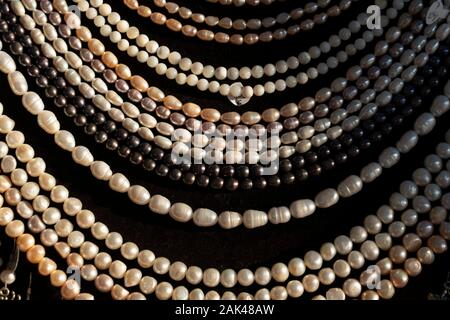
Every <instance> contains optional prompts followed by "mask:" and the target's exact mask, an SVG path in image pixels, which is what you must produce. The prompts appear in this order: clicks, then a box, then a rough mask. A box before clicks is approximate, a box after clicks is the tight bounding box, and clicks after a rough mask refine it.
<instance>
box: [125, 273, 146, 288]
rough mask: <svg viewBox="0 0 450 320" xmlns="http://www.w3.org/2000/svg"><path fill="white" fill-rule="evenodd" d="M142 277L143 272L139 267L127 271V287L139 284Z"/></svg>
mask: <svg viewBox="0 0 450 320" xmlns="http://www.w3.org/2000/svg"><path fill="white" fill-rule="evenodd" d="M141 279H142V272H141V271H140V270H139V269H130V270H128V271H127V272H126V273H125V276H124V284H125V287H127V288H130V287H134V286H137V285H138V284H139V282H140V281H141Z"/></svg>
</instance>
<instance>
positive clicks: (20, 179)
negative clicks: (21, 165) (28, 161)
mask: <svg viewBox="0 0 450 320" xmlns="http://www.w3.org/2000/svg"><path fill="white" fill-rule="evenodd" d="M11 181H12V183H14V184H15V185H16V186H19V187H21V186H23V185H24V184H25V183H27V181H28V175H27V172H26V171H25V170H23V169H14V170H13V172H11Z"/></svg>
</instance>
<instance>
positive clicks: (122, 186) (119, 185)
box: [109, 173, 130, 193]
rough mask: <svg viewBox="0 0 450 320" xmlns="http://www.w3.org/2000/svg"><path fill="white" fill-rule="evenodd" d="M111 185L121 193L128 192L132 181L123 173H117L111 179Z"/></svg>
mask: <svg viewBox="0 0 450 320" xmlns="http://www.w3.org/2000/svg"><path fill="white" fill-rule="evenodd" d="M109 187H110V188H111V189H112V190H114V191H116V192H120V193H125V192H128V190H129V189H130V181H129V180H128V179H127V177H125V176H124V175H123V174H121V173H115V174H113V175H112V176H111V178H110V180H109Z"/></svg>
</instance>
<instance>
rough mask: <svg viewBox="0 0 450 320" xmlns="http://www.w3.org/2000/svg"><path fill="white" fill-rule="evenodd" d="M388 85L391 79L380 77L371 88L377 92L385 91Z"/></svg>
mask: <svg viewBox="0 0 450 320" xmlns="http://www.w3.org/2000/svg"><path fill="white" fill-rule="evenodd" d="M389 83H391V79H390V78H389V77H388V76H385V75H383V76H381V77H379V78H378V79H377V81H375V84H374V86H373V88H374V89H375V90H376V91H377V92H380V91H382V90H384V89H386V87H387V86H388V85H389Z"/></svg>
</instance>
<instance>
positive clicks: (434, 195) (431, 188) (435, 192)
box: [424, 183, 442, 201]
mask: <svg viewBox="0 0 450 320" xmlns="http://www.w3.org/2000/svg"><path fill="white" fill-rule="evenodd" d="M424 194H425V196H426V197H427V199H428V200H430V201H436V200H439V199H440V198H441V195H442V192H441V188H440V187H439V186H438V185H437V184H434V183H431V184H429V185H427V186H426V187H425V190H424Z"/></svg>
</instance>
